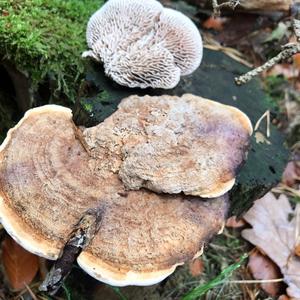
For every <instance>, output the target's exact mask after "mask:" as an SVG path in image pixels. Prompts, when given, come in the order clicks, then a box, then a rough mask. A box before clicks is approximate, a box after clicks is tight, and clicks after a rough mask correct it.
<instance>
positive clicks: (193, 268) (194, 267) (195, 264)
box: [189, 258, 204, 277]
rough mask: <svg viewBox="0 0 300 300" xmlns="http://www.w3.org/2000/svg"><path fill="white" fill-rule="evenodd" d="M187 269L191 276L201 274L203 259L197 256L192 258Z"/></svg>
mask: <svg viewBox="0 0 300 300" xmlns="http://www.w3.org/2000/svg"><path fill="white" fill-rule="evenodd" d="M189 270H190V273H191V275H192V276H193V277H197V276H199V275H201V274H202V272H203V270H204V264H203V261H202V260H201V259H199V258H196V259H194V260H192V261H191V262H190V263H189Z"/></svg>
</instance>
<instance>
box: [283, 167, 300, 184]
mask: <svg viewBox="0 0 300 300" xmlns="http://www.w3.org/2000/svg"><path fill="white" fill-rule="evenodd" d="M299 180H300V168H299V166H298V165H297V163H296V162H295V161H290V162H289V163H288V164H287V166H286V168H285V170H284V172H283V175H282V182H283V183H284V184H286V185H287V186H289V187H293V185H294V184H295V183H296V182H297V181H299Z"/></svg>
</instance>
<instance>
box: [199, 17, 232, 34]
mask: <svg viewBox="0 0 300 300" xmlns="http://www.w3.org/2000/svg"><path fill="white" fill-rule="evenodd" d="M226 20H227V19H226V18H214V17H210V18H208V19H207V20H206V21H204V22H203V23H202V26H203V28H206V29H214V30H216V31H222V30H223V28H224V23H225V22H226Z"/></svg>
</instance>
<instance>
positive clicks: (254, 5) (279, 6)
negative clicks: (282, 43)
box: [188, 0, 300, 12]
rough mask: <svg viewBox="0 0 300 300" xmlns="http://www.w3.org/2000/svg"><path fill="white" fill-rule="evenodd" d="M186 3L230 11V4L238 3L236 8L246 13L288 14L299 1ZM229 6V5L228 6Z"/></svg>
mask: <svg viewBox="0 0 300 300" xmlns="http://www.w3.org/2000/svg"><path fill="white" fill-rule="evenodd" d="M188 2H190V3H192V4H195V5H199V6H202V7H203V6H204V5H213V6H214V5H216V2H217V5H219V6H222V7H223V8H229V9H232V6H231V3H234V2H239V5H238V7H239V8H241V9H243V10H246V11H269V12H271V11H283V12H288V11H289V10H290V8H291V7H292V6H293V5H295V4H297V3H300V1H299V0H294V1H293V0H239V1H235V0H188ZM228 4H229V5H228Z"/></svg>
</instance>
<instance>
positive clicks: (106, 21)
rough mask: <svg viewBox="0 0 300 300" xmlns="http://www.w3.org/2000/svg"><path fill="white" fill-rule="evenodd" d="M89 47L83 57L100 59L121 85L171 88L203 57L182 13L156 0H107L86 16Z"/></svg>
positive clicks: (199, 41) (195, 34) (197, 35)
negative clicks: (165, 6)
mask: <svg viewBox="0 0 300 300" xmlns="http://www.w3.org/2000/svg"><path fill="white" fill-rule="evenodd" d="M86 37H87V43H88V46H89V48H90V50H89V51H86V52H85V53H84V54H83V56H84V57H86V56H90V57H92V58H93V59H95V60H97V61H102V62H103V64H104V69H105V73H106V75H108V76H109V77H111V78H112V79H113V80H115V81H116V82H118V83H119V84H121V85H125V86H129V87H140V88H147V87H152V88H165V89H170V88H173V87H175V86H176V85H177V84H178V82H179V80H180V76H182V75H188V74H190V73H192V72H193V71H195V70H196V69H197V68H198V67H199V65H200V62H201V59H202V51H203V45H202V39H201V36H200V33H199V31H198V29H197V27H196V26H195V25H194V23H193V22H192V21H191V20H190V19H189V18H188V17H186V16H185V15H183V14H182V13H180V12H177V11H175V10H172V9H167V8H164V7H163V6H162V5H161V4H160V3H159V2H158V1H156V0H148V1H140V0H110V1H108V2H107V3H105V4H104V5H103V6H102V7H101V8H100V9H99V10H98V11H97V12H96V13H94V15H93V16H92V17H91V18H90V20H89V22H88V26H87V34H86Z"/></svg>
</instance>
